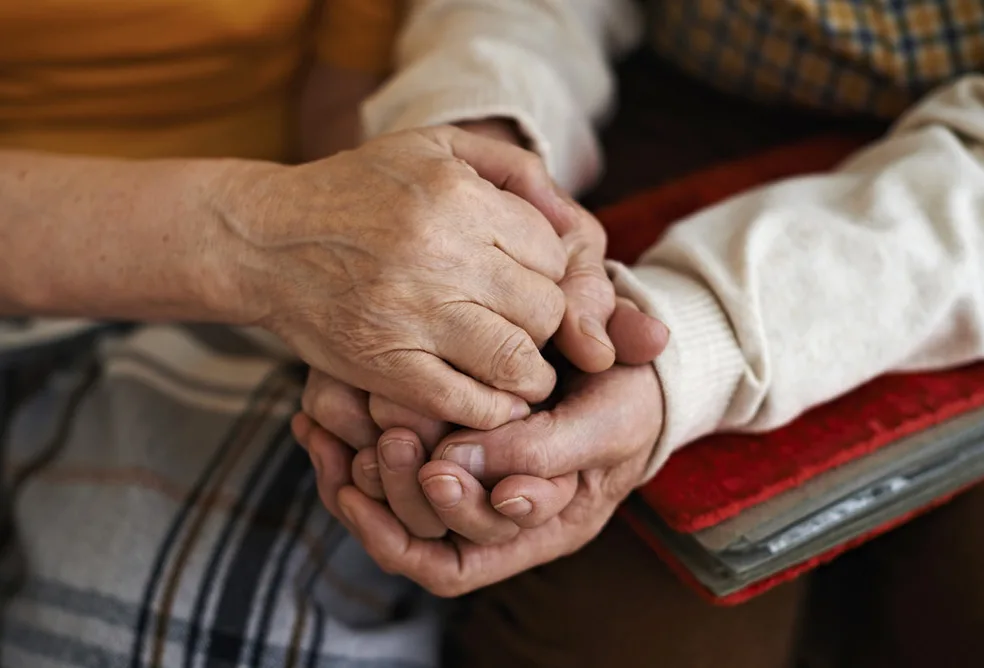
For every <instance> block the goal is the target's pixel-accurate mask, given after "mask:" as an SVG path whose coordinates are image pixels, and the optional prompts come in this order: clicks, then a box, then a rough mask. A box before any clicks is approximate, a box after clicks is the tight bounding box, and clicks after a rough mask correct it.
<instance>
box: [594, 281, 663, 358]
mask: <svg viewBox="0 0 984 668" xmlns="http://www.w3.org/2000/svg"><path fill="white" fill-rule="evenodd" d="M608 335H609V336H610V337H611V339H612V342H613V343H614V344H615V353H616V355H617V357H618V362H619V364H633V365H635V364H649V363H650V362H652V361H653V360H654V359H656V358H657V357H659V356H660V355H661V354H662V353H663V351H664V350H665V349H666V345H667V344H668V343H669V341H670V330H669V329H668V328H667V326H666V325H664V324H663V323H662V322H661V321H659V320H657V319H656V318H653V317H651V316H648V315H646V314H645V313H643V312H641V311H640V310H639V307H637V306H636V305H635V304H633V303H632V301H630V300H628V299H626V298H624V297H619V298H618V300H617V302H616V304H615V313H614V314H612V319H611V320H609V321H608Z"/></svg>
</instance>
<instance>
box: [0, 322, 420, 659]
mask: <svg viewBox="0 0 984 668" xmlns="http://www.w3.org/2000/svg"><path fill="white" fill-rule="evenodd" d="M7 329H8V332H7V336H6V337H4V336H3V332H0V341H3V340H6V341H7V343H8V344H9V343H10V342H11V341H12V340H13V336H12V335H11V332H10V331H9V330H10V329H11V328H9V327H8V328H7ZM37 329H38V331H39V332H40V331H41V328H37ZM47 329H48V334H49V336H45V337H41V336H39V337H38V343H39V347H38V348H34V349H33V350H32V349H31V348H28V347H25V346H22V345H19V346H18V349H17V350H16V351H15V352H16V355H9V356H7V357H6V359H5V361H3V360H4V357H3V354H2V353H3V352H4V351H3V350H2V349H0V369H2V376H0V378H2V379H3V380H4V381H5V382H4V383H0V386H2V387H4V388H5V389H6V390H8V392H7V393H6V396H3V397H0V416H3V415H7V416H9V418H10V419H9V420H8V425H7V426H8V428H7V432H6V436H5V437H4V439H3V444H4V449H3V453H2V455H3V459H2V462H3V466H2V469H0V470H2V471H3V473H4V478H3V481H2V482H3V485H2V489H3V496H4V499H3V500H4V505H3V506H2V510H3V511H4V513H3V517H2V518H0V519H2V520H3V522H2V524H0V539H2V540H3V546H2V550H0V554H2V555H3V560H2V561H0V594H2V595H3V597H4V598H3V600H2V602H3V610H2V612H3V614H2V617H0V665H3V666H4V667H5V668H78V667H88V668H104V667H106V668H108V667H110V666H114V667H123V666H133V667H134V668H139V667H143V666H147V667H151V666H153V667H161V668H181V667H185V666H209V667H219V666H221V667H223V668H238V667H243V668H246V667H247V666H250V667H257V666H265V667H269V668H273V667H274V666H276V667H281V666H296V667H298V668H301V667H307V666H318V667H321V668H329V667H330V668H391V667H392V668H417V667H425V666H434V665H436V664H437V646H438V628H439V625H438V618H437V614H436V606H435V604H434V602H433V601H428V600H427V599H425V598H422V597H421V596H420V595H419V593H418V591H417V590H415V588H414V587H413V586H412V585H411V584H410V583H408V582H406V581H405V580H402V579H400V578H395V577H392V576H388V575H385V574H384V573H382V572H381V571H380V570H379V569H378V568H377V567H376V566H375V565H374V564H373V562H372V560H371V559H370V558H369V557H368V555H366V554H365V553H364V552H363V551H362V550H361V548H360V547H359V545H358V543H357V542H355V541H354V540H353V539H351V538H350V537H349V536H348V535H347V534H346V532H345V531H344V529H343V528H341V527H340V525H339V524H338V523H337V522H336V521H335V520H334V519H333V518H332V517H331V516H330V515H329V514H328V513H327V512H326V511H325V509H324V508H323V506H322V505H321V503H320V501H319V499H318V494H317V489H316V487H315V484H314V470H313V467H312V466H311V464H310V461H309V460H308V457H307V455H306V454H305V452H304V451H303V450H302V449H301V448H299V447H298V446H297V445H296V443H294V441H293V439H292V437H291V436H290V431H289V427H288V422H289V419H290V416H291V414H292V412H293V410H295V409H296V406H297V400H298V397H299V393H300V388H301V381H302V380H303V374H299V373H297V369H294V368H292V367H291V366H290V365H289V363H288V364H287V365H284V363H282V362H281V361H280V360H278V359H277V358H275V357H270V356H267V355H264V354H261V353H260V352H259V350H258V349H257V348H256V347H255V346H253V345H252V344H251V343H250V342H249V341H247V340H245V339H241V338H240V337H238V336H235V335H233V334H232V333H231V332H229V331H227V330H220V329H209V330H208V331H207V332H199V333H196V334H193V333H191V332H190V331H189V330H185V329H180V328H171V327H147V328H141V329H138V330H136V331H133V332H131V333H129V334H114V333H112V332H107V333H101V334H99V335H98V337H97V338H96V340H95V342H92V341H89V340H85V339H84V338H83V339H82V340H78V339H79V335H78V333H77V332H74V333H73V332H69V330H68V329H67V328H63V329H62V332H63V333H64V334H65V336H64V337H63V339H64V340H68V339H71V338H74V339H76V341H75V343H74V344H66V343H64V342H63V343H62V344H60V345H59V344H53V343H52V342H53V341H55V339H54V337H52V336H50V334H51V329H50V328H47ZM29 331H30V330H28V332H29ZM21 334H22V336H21V337H20V338H19V341H20V343H23V342H24V341H25V340H26V336H25V335H24V334H25V333H24V332H22V333H21ZM66 346H67V348H68V350H67V351H66ZM10 350H11V349H10V348H9V347H8V349H7V352H10ZM34 353H39V354H34ZM15 401H16V402H17V407H16V410H13V411H11V410H10V409H12V408H14V406H13V403H14V402H15ZM4 406H6V408H7V409H8V410H6V411H4V410H3V408H4ZM0 424H2V419H0Z"/></svg>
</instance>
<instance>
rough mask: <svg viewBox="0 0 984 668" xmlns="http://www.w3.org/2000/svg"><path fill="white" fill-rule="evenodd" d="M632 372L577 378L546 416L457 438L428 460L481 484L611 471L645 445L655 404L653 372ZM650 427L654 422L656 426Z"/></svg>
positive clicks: (656, 388)
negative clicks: (458, 470) (452, 465)
mask: <svg viewBox="0 0 984 668" xmlns="http://www.w3.org/2000/svg"><path fill="white" fill-rule="evenodd" d="M640 370H641V369H640V367H615V368H612V369H610V370H608V371H606V372H605V373H600V374H584V375H582V376H581V377H580V378H579V382H578V384H577V385H575V386H574V387H573V388H572V389H571V391H570V392H569V393H568V395H567V396H566V397H565V398H564V399H563V400H561V402H560V403H559V404H558V405H557V406H556V407H555V408H554V409H553V410H550V411H543V412H540V413H536V414H535V415H531V416H530V417H528V418H526V419H524V420H520V421H516V422H511V423H509V424H506V425H503V426H501V427H499V428H498V429H494V430H492V431H485V432H482V431H472V430H463V431H458V432H455V433H453V434H451V435H450V436H448V437H447V438H446V439H444V441H442V442H441V444H440V445H438V447H437V449H436V450H435V451H434V456H433V458H434V459H445V460H449V461H452V462H454V463H456V464H458V465H459V466H461V467H462V468H464V469H465V470H467V471H468V472H469V473H471V474H472V475H474V476H475V477H476V478H478V479H479V480H481V481H482V482H484V483H494V482H497V481H499V480H501V479H503V478H505V477H506V476H510V475H515V474H524V475H531V476H536V477H538V478H547V479H549V478H556V477H558V476H562V475H565V474H568V473H572V472H576V471H582V470H586V469H594V468H601V467H607V466H613V465H616V464H618V463H620V462H622V461H625V460H626V459H627V458H628V457H630V456H632V455H633V454H634V453H635V450H636V448H637V447H638V444H639V443H644V442H647V441H650V444H651V442H655V440H656V436H657V435H658V424H657V425H656V427H655V432H654V433H653V435H652V438H651V439H650V438H649V435H648V432H650V431H653V428H652V425H649V424H648V422H649V421H652V416H653V415H654V414H656V415H660V414H661V411H658V410H656V411H654V402H655V403H657V404H658V402H660V401H661V399H662V395H661V393H660V389H659V385H658V382H657V381H656V380H655V373H652V372H651V371H650V372H649V373H648V374H647V373H645V371H646V370H645V369H642V370H641V371H642V373H640ZM656 422H659V420H658V419H657V420H656Z"/></svg>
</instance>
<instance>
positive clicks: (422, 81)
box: [363, 0, 640, 190]
mask: <svg viewBox="0 0 984 668" xmlns="http://www.w3.org/2000/svg"><path fill="white" fill-rule="evenodd" d="M412 4H413V7H414V9H413V11H412V12H411V13H410V16H409V18H408V20H407V22H406V24H405V27H404V31H403V34H402V36H401V39H400V42H399V48H398V50H397V59H396V61H397V62H396V64H397V70H396V74H395V75H394V76H393V77H392V79H391V80H390V81H389V82H388V83H387V84H386V85H385V86H384V87H383V89H382V90H381V91H380V92H379V93H377V94H376V95H375V96H373V98H371V99H370V100H369V102H368V103H367V104H366V106H365V107H364V110H363V118H364V121H365V126H366V129H367V131H368V132H369V134H379V133H383V132H389V131H393V130H398V129H404V128H409V127H418V126H422V125H437V124H442V123H460V122H463V121H476V120H483V119H487V118H506V119H509V120H511V121H513V122H514V123H515V124H516V126H517V127H518V128H519V130H520V131H521V132H522V134H523V136H524V139H525V140H526V141H527V143H528V145H529V146H530V148H532V149H533V150H535V151H537V152H538V153H539V154H540V155H541V156H542V157H543V158H544V160H545V161H546V164H547V166H548V168H549V169H550V171H551V173H552V174H553V176H554V178H556V179H557V180H558V181H559V182H560V183H561V185H563V186H565V187H566V188H568V189H571V190H578V189H583V188H584V187H586V186H587V185H589V184H590V183H591V182H592V181H593V180H594V179H595V178H596V177H597V175H598V173H599V171H600V167H601V165H600V152H599V150H598V145H597V140H596V138H595V136H594V129H593V127H592V124H593V123H594V122H596V121H598V120H600V118H601V117H603V116H604V115H605V114H606V113H607V111H608V110H609V108H610V107H611V104H612V102H613V97H614V82H613V77H612V72H611V69H610V66H609V63H608V59H609V57H610V56H612V54H613V52H616V51H618V50H620V49H623V48H626V47H627V46H629V45H631V44H633V43H634V42H635V40H636V39H637V37H638V33H639V28H640V26H639V23H638V21H637V17H636V15H635V13H634V12H633V11H632V7H631V4H630V3H628V2H626V1H625V0H618V1H616V2H611V1H610V0H572V1H571V2H563V3H557V2H541V1H537V2H528V1H527V0H418V1H417V2H414V3H412Z"/></svg>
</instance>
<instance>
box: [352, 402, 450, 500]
mask: <svg viewBox="0 0 984 668" xmlns="http://www.w3.org/2000/svg"><path fill="white" fill-rule="evenodd" d="M369 415H371V416H372V420H373V422H375V423H376V426H377V427H379V428H380V429H382V430H383V431H387V430H389V429H393V428H395V427H405V428H406V429H409V430H410V431H412V432H413V433H415V434H416V435H417V437H418V438H420V442H421V444H422V445H423V446H424V448H425V449H426V450H427V451H428V452H431V451H432V450H434V448H435V447H437V444H438V443H439V442H440V441H441V439H442V438H444V437H445V436H447V435H448V432H449V431H450V430H451V425H450V424H448V423H447V422H442V421H441V420H435V419H434V418H430V417H427V416H426V415H421V414H420V413H418V412H416V411H412V410H410V409H409V408H405V407H403V406H401V405H400V404H398V403H396V402H395V401H392V400H390V399H387V398H386V397H384V396H382V395H380V394H372V395H370V396H369ZM370 496H371V495H370Z"/></svg>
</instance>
